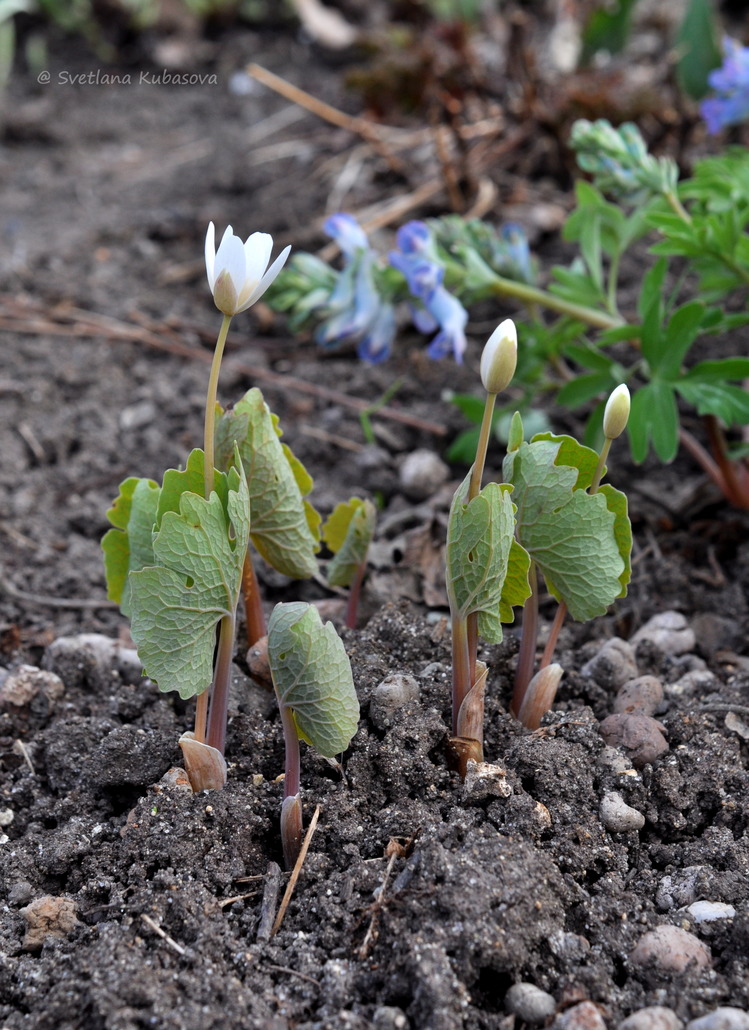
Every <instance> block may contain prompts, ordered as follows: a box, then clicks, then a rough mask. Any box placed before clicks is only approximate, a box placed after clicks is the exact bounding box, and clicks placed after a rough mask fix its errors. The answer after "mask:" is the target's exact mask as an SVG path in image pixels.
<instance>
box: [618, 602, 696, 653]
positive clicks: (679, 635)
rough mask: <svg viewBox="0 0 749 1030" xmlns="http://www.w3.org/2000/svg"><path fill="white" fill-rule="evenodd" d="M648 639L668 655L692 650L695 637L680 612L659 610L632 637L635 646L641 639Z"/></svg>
mask: <svg viewBox="0 0 749 1030" xmlns="http://www.w3.org/2000/svg"><path fill="white" fill-rule="evenodd" d="M643 640H649V641H650V642H651V643H653V644H655V646H656V647H657V648H658V650H659V651H662V652H663V653H664V654H668V655H679V654H685V653H686V652H688V651H694V648H695V644H696V642H697V641H696V638H695V635H694V630H693V629H691V627H690V626H689V623H688V622H687V620H686V618H685V617H684V616H683V615H682V613H681V612H673V611H670V612H659V613H658V615H654V616H653V618H652V619H648V621H647V622H646V623H645V625H644V626H641V627H640V629H638V631H637V632H636V633H635V635H634V636H633V637H632V645H633V647H636V646H637V645H638V644H639V643H640V642H641V641H643Z"/></svg>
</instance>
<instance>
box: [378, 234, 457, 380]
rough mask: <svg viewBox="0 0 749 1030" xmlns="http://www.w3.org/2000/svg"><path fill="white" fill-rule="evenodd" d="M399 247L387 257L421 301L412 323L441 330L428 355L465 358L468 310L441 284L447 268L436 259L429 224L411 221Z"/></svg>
mask: <svg viewBox="0 0 749 1030" xmlns="http://www.w3.org/2000/svg"><path fill="white" fill-rule="evenodd" d="M397 241H398V247H399V248H400V249H399V250H394V251H391V253H390V254H389V256H388V260H389V261H390V264H391V265H392V266H393V268H397V269H398V271H399V272H400V273H401V274H402V275H403V277H404V278H405V280H406V282H407V283H408V288H409V290H410V292H411V295H412V296H413V297H415V298H416V300H418V301H419V302H420V306H415V307H414V308H413V310H412V317H413V323H414V325H415V326H416V328H417V329H418V330H419V331H420V332H423V333H429V332H434V330H435V329H439V332H438V333H437V335H436V336H435V337H434V338H433V339H432V341H431V342H430V344H429V346H428V348H427V354H428V355H429V356H430V358H443V357H445V355H446V354H450V353H452V354H453V355H454V356H455V360H456V361H457V362H458V363H460V362H462V360H463V352H464V351H465V349H466V336H465V326H466V322H467V321H468V312H467V311H466V310H465V308H464V307H463V305H462V304H461V303H460V301H459V300H458V299H457V297H454V296H453V295H452V294H451V293H450V292H449V291H448V290H446V289H445V287H444V286H443V285H442V283H443V280H444V278H445V269H444V267H443V266H442V265H441V264H440V263H439V261H438V259H437V250H436V246H435V243H434V239H433V237H432V234H431V232H430V230H429V227H428V226H427V225H426V224H425V223H424V222H418V221H414V222H408V223H407V224H406V225H404V226H401V228H400V229H399V230H398V235H397Z"/></svg>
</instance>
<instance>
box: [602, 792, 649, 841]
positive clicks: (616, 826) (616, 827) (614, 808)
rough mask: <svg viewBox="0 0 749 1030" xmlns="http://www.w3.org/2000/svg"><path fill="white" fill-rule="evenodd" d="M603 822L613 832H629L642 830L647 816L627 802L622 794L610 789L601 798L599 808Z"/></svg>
mask: <svg viewBox="0 0 749 1030" xmlns="http://www.w3.org/2000/svg"><path fill="white" fill-rule="evenodd" d="M599 813H600V816H601V822H602V823H603V825H604V826H605V827H606V829H607V830H610V831H611V832H612V833H629V832H630V831H631V830H641V829H642V828H643V826H644V825H645V816H644V815H643V814H642V812H638V811H637V809H636V808H632V807H631V806H630V805H628V804H627V803H626V801H625V800H624V798H623V797H622V796H621V794H617V793H616V791H613V790H612V791H609V792H608V793H607V794H604V795H603V798H602V799H601V807H600V809H599Z"/></svg>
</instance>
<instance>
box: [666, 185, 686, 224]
mask: <svg viewBox="0 0 749 1030" xmlns="http://www.w3.org/2000/svg"><path fill="white" fill-rule="evenodd" d="M664 196H665V198H666V200H667V201H668V203H669V205H670V207H671V210H672V211H673V212H674V214H677V215H678V216H679V218H681V219H683V220H684V221H685V222H686V223H687V224H688V225H691V224H692V216H691V215H690V214H689V212H688V211H687V209H686V208H685V207H684V205H683V204H682V202H681V201H680V200H679V198H678V197H677V196H676V194H675V193H674V192H673V190H667V191H666V192H665V193H664Z"/></svg>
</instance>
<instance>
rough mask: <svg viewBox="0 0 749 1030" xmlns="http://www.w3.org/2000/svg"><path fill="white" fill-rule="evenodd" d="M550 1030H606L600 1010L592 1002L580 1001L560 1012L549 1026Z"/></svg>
mask: <svg viewBox="0 0 749 1030" xmlns="http://www.w3.org/2000/svg"><path fill="white" fill-rule="evenodd" d="M551 1030H606V1023H605V1022H604V1019H603V1016H602V1015H601V1010H600V1009H599V1008H598V1006H597V1005H594V1004H593V1002H592V1001H581V1002H580V1004H579V1005H573V1006H572V1008H569V1009H566V1010H565V1011H564V1012H560V1013H559V1015H558V1016H557V1017H556V1019H555V1020H554V1022H553V1023H552V1024H551Z"/></svg>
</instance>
